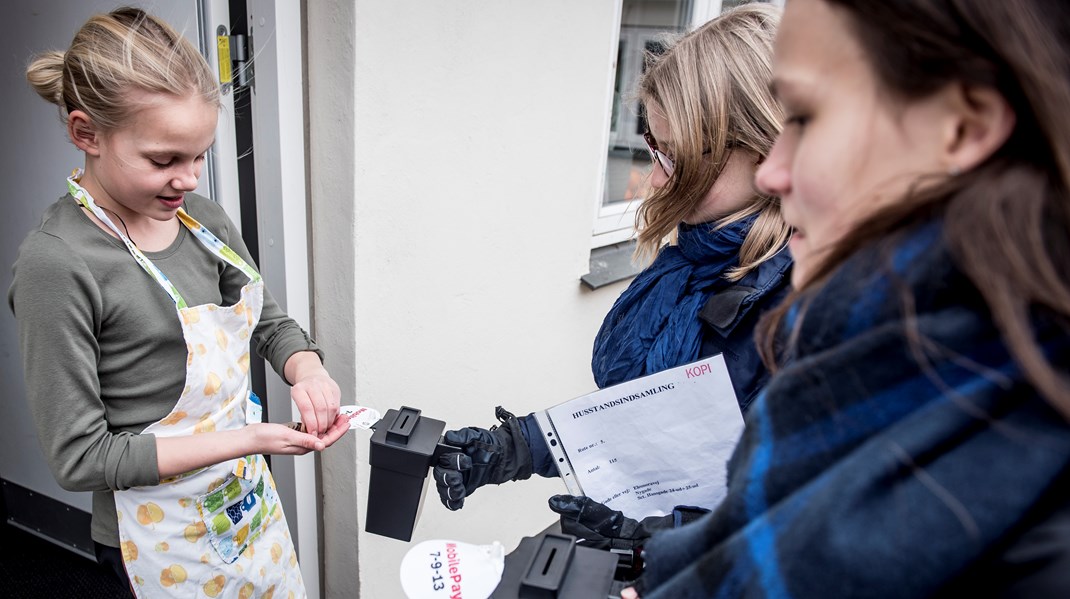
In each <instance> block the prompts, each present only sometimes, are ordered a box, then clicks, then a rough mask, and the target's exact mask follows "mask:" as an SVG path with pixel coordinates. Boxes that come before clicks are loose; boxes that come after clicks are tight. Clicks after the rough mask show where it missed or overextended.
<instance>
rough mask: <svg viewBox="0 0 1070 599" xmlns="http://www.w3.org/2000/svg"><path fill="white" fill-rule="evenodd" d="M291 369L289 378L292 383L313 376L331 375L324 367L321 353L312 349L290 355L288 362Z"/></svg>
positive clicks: (289, 369)
mask: <svg viewBox="0 0 1070 599" xmlns="http://www.w3.org/2000/svg"><path fill="white" fill-rule="evenodd" d="M286 365H287V366H288V367H290V368H287V370H288V371H289V372H288V374H289V377H288V378H289V379H290V382H291V383H292V384H296V383H298V382H300V381H302V380H304V379H306V378H309V377H311V376H330V375H329V374H327V369H326V368H324V367H323V362H321V361H320V357H319V354H317V353H316V352H312V351H300V352H297V353H295V354H294V355H292V356H290V359H289V360H288V361H287V362H286Z"/></svg>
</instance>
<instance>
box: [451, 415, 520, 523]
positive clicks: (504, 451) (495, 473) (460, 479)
mask: <svg viewBox="0 0 1070 599" xmlns="http://www.w3.org/2000/svg"><path fill="white" fill-rule="evenodd" d="M494 414H495V416H497V418H498V420H499V421H500V422H501V426H497V425H495V426H493V427H491V428H490V429H489V430H488V429H482V428H476V427H466V428H462V429H461V430H456V431H446V434H445V435H443V442H445V443H446V444H447V445H452V446H454V447H457V448H459V449H461V450H462V451H460V452H451V453H444V454H442V455H441V456H439V458H438V462H436V464H435V468H434V473H433V474H434V477H435V486H436V487H438V496H439V498H440V499H441V500H442V505H444V506H446V507H447V508H449V509H451V510H459V509H461V508H462V507H464V498H465V497H467V496H469V495H471V494H472V493H473V492H474V491H475V490H476V489H478V488H479V487H482V486H483V485H486V484H495V485H500V484H501V483H504V482H508V481H511V480H523V479H525V478H529V477H530V476H531V450H530V449H529V448H528V442H527V439H525V438H524V433H523V432H521V429H520V423H519V422H518V421H517V419H516V416H513V415H512V414H510V413H509V412H507V411H505V410H504V409H502V407H501V406H498V407H497V408H495V410H494Z"/></svg>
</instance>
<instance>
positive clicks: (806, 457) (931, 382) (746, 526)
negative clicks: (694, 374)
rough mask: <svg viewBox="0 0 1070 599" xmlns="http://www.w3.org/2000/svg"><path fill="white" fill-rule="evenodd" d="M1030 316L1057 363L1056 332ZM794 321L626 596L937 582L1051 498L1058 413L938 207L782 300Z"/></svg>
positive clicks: (652, 544)
mask: <svg viewBox="0 0 1070 599" xmlns="http://www.w3.org/2000/svg"><path fill="white" fill-rule="evenodd" d="M888 264H890V268H882V265H888ZM882 273H883V274H882ZM889 273H890V274H889ZM904 291H907V292H908V293H909V295H910V296H912V297H913V300H914V313H915V317H916V321H915V322H916V331H917V332H918V333H920V338H921V339H922V341H920V342H919V341H918V340H917V339H915V341H914V343H915V345H913V346H912V345H911V342H910V341H908V339H907V336H906V335H907V330H908V326H907V324H906V323H905V321H904V317H903V310H902V308H901V306H902V303H901V302H902V298H903V292H904ZM795 308H798V305H796V306H795ZM1036 322H1037V326H1036V331H1037V335H1038V341H1039V343H1040V344H1041V346H1042V348H1043V350H1044V352H1045V353H1046V355H1047V356H1048V358H1049V359H1051V360H1052V361H1053V363H1054V364H1057V365H1058V366H1059V367H1060V368H1062V369H1063V370H1064V371H1065V370H1066V369H1067V365H1068V364H1070V340H1068V338H1067V335H1066V333H1065V331H1064V330H1063V329H1061V328H1059V327H1057V326H1054V324H1053V323H1050V322H1048V323H1046V324H1044V323H1043V321H1042V320H1041V318H1040V317H1039V316H1038V317H1037V319H1036ZM796 324H798V325H799V326H800V327H801V328H800V331H799V337H798V339H799V341H798V343H797V345H796V346H795V348H794V349H793V350H792V353H791V354H790V355H789V360H788V364H787V365H786V366H785V368H784V369H783V370H781V371H780V372H779V373H777V374H776V375H775V376H774V377H773V379H772V380H771V382H770V384H769V386H768V387H766V390H765V391H764V392H763V393H762V394H761V395H760V396H759V398H758V399H757V400H756V401H755V404H754V406H753V407H752V408H751V410H750V411H749V413H748V415H747V419H746V424H747V426H746V430H745V432H744V435H743V437H742V439H741V441H740V443H739V445H738V446H737V448H736V452H735V454H734V456H733V457H732V459H731V462H730V464H729V466H730V474H729V493H728V497H727V498H726V499H725V501H724V503H722V504H721V505H720V506H719V507H718V509H717V510H716V511H715V512H713V513H711V514H708V515H707V516H705V517H704V518H703V519H702V520H699V521H698V522H696V523H695V524H692V525H689V526H685V527H683V528H679V529H676V530H670V531H666V532H664V533H660V534H657V535H655V536H654V537H653V538H652V539H651V540H650V541H649V542H648V544H647V545H646V570H645V574H644V576H643V577H642V578H641V579H640V583H639V588H640V591H641V593H642V597H643V599H666V598H672V599H688V598H697V597H763V598H765V597H768V598H780V597H797V598H810V597H814V598H818V597H820V598H826V597H863V596H864V597H923V596H930V595H934V594H941V592H943V593H947V594H954V593H953V592H952V591H949V590H948V588H949V586H948V585H954V584H961V583H962V581H964V580H968V579H970V578H971V575H966V576H963V577H962V578H961V579H959V580H958V581H956V580H955V579H956V577H957V576H958V575H960V574H962V573H963V572H964V571H965V570H966V569H967V568H968V567H969V566H971V565H974V566H975V567H976V566H977V565H978V564H979V563H980V564H984V563H987V562H986V561H985V560H988V559H990V558H991V557H992V554H993V552H994V553H996V554H998V553H999V549H998V548H999V547H1001V546H1003V545H1002V544H1004V543H1008V542H1011V541H1013V539H1014V535H1015V534H1018V533H1021V532H1022V529H1023V528H1026V527H1027V525H1025V524H1023V522H1028V521H1029V520H1028V519H1027V512H1028V511H1029V510H1030V509H1031V508H1033V507H1034V506H1036V505H1038V504H1040V503H1041V502H1050V501H1052V499H1053V498H1059V497H1065V491H1059V493H1064V494H1063V495H1054V493H1055V492H1056V491H1057V490H1058V489H1066V488H1067V485H1068V483H1070V476H1068V473H1070V468H1068V464H1070V426H1068V424H1067V422H1066V420H1064V419H1063V418H1062V417H1061V416H1060V415H1059V414H1058V413H1056V412H1055V411H1054V410H1053V409H1052V408H1051V407H1050V406H1049V405H1048V404H1047V403H1046V402H1045V401H1044V400H1043V399H1041V398H1040V397H1038V395H1037V392H1036V390H1035V389H1034V388H1033V387H1031V386H1030V385H1029V384H1028V383H1027V382H1026V381H1025V380H1024V378H1023V375H1022V373H1021V371H1020V369H1019V368H1018V367H1017V366H1016V365H1015V364H1014V363H1013V361H1012V360H1011V358H1010V356H1009V355H1008V352H1007V349H1006V347H1005V346H1004V344H1003V342H1002V341H1001V340H1000V336H999V334H998V332H997V331H996V329H995V327H994V325H993V323H992V321H991V319H990V316H989V314H988V311H987V309H986V307H985V304H984V302H983V301H982V299H981V298H980V297H979V295H978V293H977V291H976V289H975V288H974V287H973V286H972V285H971V284H970V282H969V281H968V280H967V279H966V278H965V277H964V275H962V273H961V272H959V271H957V270H956V269H955V268H954V266H953V265H952V263H951V260H950V258H949V256H948V254H947V251H946V249H945V247H944V245H943V242H942V240H941V235H940V225H939V223H938V222H934V223H929V224H927V225H924V226H922V227H919V228H918V229H915V230H914V231H913V232H912V233H910V234H908V235H905V236H904V237H903V238H902V239H900V240H899V241H898V242H896V243H895V244H894V245H892V246H891V247H890V249H886V250H885V251H878V250H877V249H870V250H866V251H863V252H860V253H859V254H857V255H856V256H854V257H853V258H852V259H851V260H850V261H848V262H847V263H846V264H845V265H843V266H842V267H841V268H840V269H839V270H838V271H837V273H836V274H835V275H834V276H833V278H832V279H831V280H830V281H829V282H828V283H827V284H826V285H825V286H824V287H823V288H822V289H821V290H820V291H818V292H817V295H816V296H815V298H814V301H813V302H812V304H810V305H809V306H808V307H807V308H804V309H793V312H791V313H789V317H788V327H787V328H788V329H790V328H791V327H792V326H794V325H796ZM918 343H920V344H921V345H917V344H918ZM917 348H920V351H922V352H924V353H925V354H926V355H927V362H928V367H927V368H923V367H922V366H920V365H919V362H918V359H917V357H916V356H917V354H916V353H915V349H917ZM1057 500H1058V501H1062V499H1057ZM986 551H987V552H988V553H986ZM979 569H980V570H983V569H984V568H979ZM975 573H976V571H975Z"/></svg>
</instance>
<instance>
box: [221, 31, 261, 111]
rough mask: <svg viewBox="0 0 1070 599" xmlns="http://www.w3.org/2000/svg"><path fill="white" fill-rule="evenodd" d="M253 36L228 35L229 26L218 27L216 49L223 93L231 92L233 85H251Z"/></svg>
mask: <svg viewBox="0 0 1070 599" xmlns="http://www.w3.org/2000/svg"><path fill="white" fill-rule="evenodd" d="M252 45H253V43H252V38H251V37H250V36H246V35H241V34H238V35H228V34H227V28H226V27H225V26H223V25H220V26H219V27H217V28H216V51H217V56H218V57H219V85H220V91H221V92H222V93H223V94H228V93H230V90H231V88H232V87H233V86H235V85H237V86H240V87H249V86H251V85H252V83H251V81H252V80H253V77H252V75H253V73H252V68H253V63H252V61H251V60H250V57H251V56H252V55H253V53H252Z"/></svg>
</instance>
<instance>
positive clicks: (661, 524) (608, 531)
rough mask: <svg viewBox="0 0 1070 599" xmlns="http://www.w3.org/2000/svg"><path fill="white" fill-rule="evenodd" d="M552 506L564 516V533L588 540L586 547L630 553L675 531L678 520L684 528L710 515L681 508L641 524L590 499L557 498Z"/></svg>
mask: <svg viewBox="0 0 1070 599" xmlns="http://www.w3.org/2000/svg"><path fill="white" fill-rule="evenodd" d="M549 504H550V509H551V510H553V511H555V512H557V513H558V514H560V515H561V532H563V533H565V534H568V535H574V536H576V537H579V538H580V539H584V540H585V541H586V542H584V543H583V544H584V546H586V547H594V548H595V549H624V550H628V551H632V550H635V549H636V548H638V547H640V546H641V545H642V544H643V543H644V542H645V541H646V539H648V538H650V535H651V534H653V533H654V532H656V531H658V530H664V529H668V528H673V527H674V526H675V525H676V518H677V516H679V517H680V521H681V524H686V523H688V522H691V521H693V520H697V519H698V518H699V517H700V516H702V515H703V514H705V513H706V510H704V509H702V508H695V507H684V506H679V507H676V508H674V509H673V513H671V514H667V515H665V516H648V517H646V518H643V519H642V520H639V521H637V520H635V519H633V518H629V517H627V516H625V515H624V514H623V513H621V512H619V511H617V510H613V509H610V508H608V507H606V506H604V505H602V504H601V503H598V502H597V501H595V500H593V499H591V498H590V497H576V496H574V495H554V496H553V497H551V498H550V501H549Z"/></svg>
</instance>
